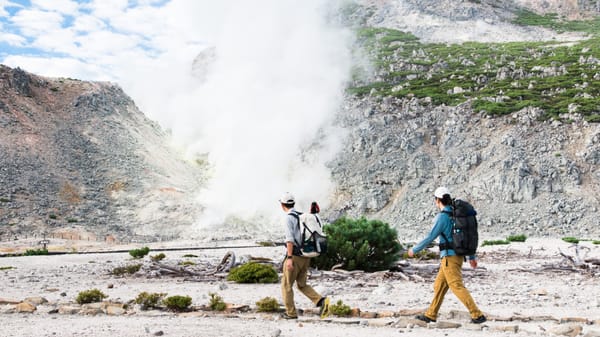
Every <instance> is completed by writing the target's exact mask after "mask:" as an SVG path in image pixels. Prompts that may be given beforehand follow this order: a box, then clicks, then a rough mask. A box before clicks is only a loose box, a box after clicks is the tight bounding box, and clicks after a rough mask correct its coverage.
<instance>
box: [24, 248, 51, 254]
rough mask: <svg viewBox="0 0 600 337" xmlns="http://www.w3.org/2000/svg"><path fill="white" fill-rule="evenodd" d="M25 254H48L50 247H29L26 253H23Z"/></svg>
mask: <svg viewBox="0 0 600 337" xmlns="http://www.w3.org/2000/svg"><path fill="white" fill-rule="evenodd" d="M23 255H25V256H34V255H48V249H27V250H26V251H25V253H23Z"/></svg>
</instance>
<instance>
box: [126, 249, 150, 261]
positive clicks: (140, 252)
mask: <svg viewBox="0 0 600 337" xmlns="http://www.w3.org/2000/svg"><path fill="white" fill-rule="evenodd" d="M149 252H150V248H148V247H142V248H140V249H132V250H130V251H129V255H131V256H132V257H133V258H134V259H141V258H143V257H144V256H146V255H148V253H149Z"/></svg>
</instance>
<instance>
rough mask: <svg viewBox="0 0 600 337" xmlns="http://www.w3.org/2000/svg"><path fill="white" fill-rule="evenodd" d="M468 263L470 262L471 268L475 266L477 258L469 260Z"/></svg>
mask: <svg viewBox="0 0 600 337" xmlns="http://www.w3.org/2000/svg"><path fill="white" fill-rule="evenodd" d="M469 264H471V268H473V269H475V268H477V260H474V259H473V260H469Z"/></svg>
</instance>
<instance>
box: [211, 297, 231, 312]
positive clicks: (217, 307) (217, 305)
mask: <svg viewBox="0 0 600 337" xmlns="http://www.w3.org/2000/svg"><path fill="white" fill-rule="evenodd" d="M208 295H210V302H209V303H208V306H209V307H210V310H214V311H224V310H225V309H227V304H225V301H223V297H221V296H219V295H217V294H215V293H209V294H208Z"/></svg>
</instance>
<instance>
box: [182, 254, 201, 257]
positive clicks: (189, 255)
mask: <svg viewBox="0 0 600 337" xmlns="http://www.w3.org/2000/svg"><path fill="white" fill-rule="evenodd" d="M182 257H198V255H194V254H185V255H184V256H182Z"/></svg>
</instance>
